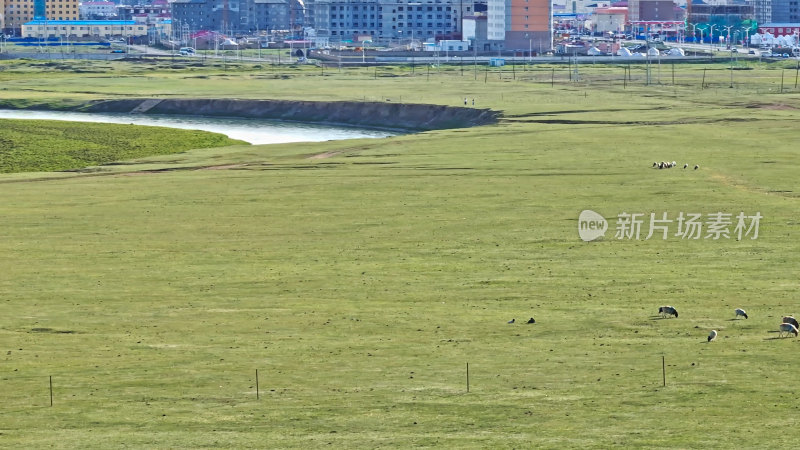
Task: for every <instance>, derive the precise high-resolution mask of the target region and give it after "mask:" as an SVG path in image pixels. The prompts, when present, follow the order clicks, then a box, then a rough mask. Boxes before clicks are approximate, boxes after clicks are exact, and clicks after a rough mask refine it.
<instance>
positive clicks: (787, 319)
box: [781, 316, 800, 330]
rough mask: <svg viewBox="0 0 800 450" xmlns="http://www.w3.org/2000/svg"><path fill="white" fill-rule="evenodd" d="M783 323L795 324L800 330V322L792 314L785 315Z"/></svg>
mask: <svg viewBox="0 0 800 450" xmlns="http://www.w3.org/2000/svg"><path fill="white" fill-rule="evenodd" d="M781 323H790V324H792V325H794V327H795V328H797V329H798V330H800V324H798V323H797V319H795V318H794V317H792V316H784V317H783V318H782V319H781Z"/></svg>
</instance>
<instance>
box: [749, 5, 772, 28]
mask: <svg viewBox="0 0 800 450" xmlns="http://www.w3.org/2000/svg"><path fill="white" fill-rule="evenodd" d="M747 3H748V4H749V5H751V6H752V7H753V19H754V20H755V21H756V23H758V24H762V23H769V22H772V0H749V1H748V2H747Z"/></svg>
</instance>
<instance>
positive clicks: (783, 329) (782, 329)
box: [778, 323, 797, 337]
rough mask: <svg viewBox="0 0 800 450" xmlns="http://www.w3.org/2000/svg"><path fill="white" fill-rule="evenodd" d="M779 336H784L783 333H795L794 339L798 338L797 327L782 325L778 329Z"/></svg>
mask: <svg viewBox="0 0 800 450" xmlns="http://www.w3.org/2000/svg"><path fill="white" fill-rule="evenodd" d="M778 331H779V333H778V336H779V337H780V336H783V333H786V334H789V333H794V337H797V327H796V326H794V325H792V324H790V323H782V324H781V326H780V327H779V328H778Z"/></svg>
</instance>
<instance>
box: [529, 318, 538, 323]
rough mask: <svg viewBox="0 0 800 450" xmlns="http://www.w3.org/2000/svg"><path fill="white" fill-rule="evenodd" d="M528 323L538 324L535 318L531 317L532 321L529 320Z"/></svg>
mask: <svg viewBox="0 0 800 450" xmlns="http://www.w3.org/2000/svg"><path fill="white" fill-rule="evenodd" d="M527 323H536V321H535V320H534V319H533V317H531V318H530V319H528V322H527Z"/></svg>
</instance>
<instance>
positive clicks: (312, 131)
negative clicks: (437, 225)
mask: <svg viewBox="0 0 800 450" xmlns="http://www.w3.org/2000/svg"><path fill="white" fill-rule="evenodd" d="M0 119H37V120H64V121H70V122H99V123H124V124H133V125H148V126H158V127H169V128H182V129H189V130H203V131H211V132H214V133H221V134H224V135H227V136H228V137H230V138H232V139H240V140H242V141H246V142H249V143H251V144H279V143H285V142H316V141H332V140H342V139H359V138H383V137H388V136H394V135H396V134H397V133H393V132H389V131H380V130H370V129H364V128H347V127H336V126H330V125H316V124H307V123H295V122H281V121H276V120H265V119H238V118H227V117H208V116H173V115H157V114H147V115H145V114H126V113H78V112H67V111H31V110H9V109H0Z"/></svg>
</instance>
